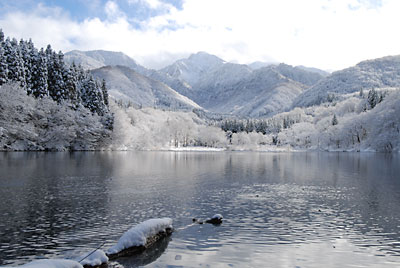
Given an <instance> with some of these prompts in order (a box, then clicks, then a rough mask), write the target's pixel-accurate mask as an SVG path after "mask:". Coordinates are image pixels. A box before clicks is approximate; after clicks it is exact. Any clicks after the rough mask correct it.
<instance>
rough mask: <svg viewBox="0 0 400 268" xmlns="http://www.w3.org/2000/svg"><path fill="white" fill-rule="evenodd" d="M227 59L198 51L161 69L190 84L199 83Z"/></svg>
mask: <svg viewBox="0 0 400 268" xmlns="http://www.w3.org/2000/svg"><path fill="white" fill-rule="evenodd" d="M224 63H225V61H224V60H222V59H220V58H218V57H217V56H214V55H210V54H207V53H205V52H198V53H196V54H192V55H190V57H189V58H187V59H181V60H178V61H176V62H175V63H173V64H171V65H169V66H167V67H165V68H163V69H161V70H160V72H161V73H165V74H168V75H169V76H171V77H173V78H177V79H180V80H184V81H186V82H188V83H189V84H190V85H194V84H196V83H198V82H199V81H200V80H201V79H203V78H204V77H205V76H207V75H208V74H210V73H212V72H213V71H214V70H216V69H217V68H219V67H221V66H222V65H224Z"/></svg>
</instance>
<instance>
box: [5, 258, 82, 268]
mask: <svg viewBox="0 0 400 268" xmlns="http://www.w3.org/2000/svg"><path fill="white" fill-rule="evenodd" d="M2 267H3V266H2ZM15 267H26V268H83V266H82V265H81V264H80V263H79V262H76V261H72V260H61V259H59V260H58V259H54V260H37V261H32V262H30V263H27V264H24V265H22V266H15ZM3 268H12V267H3Z"/></svg>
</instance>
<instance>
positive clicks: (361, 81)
mask: <svg viewBox="0 0 400 268" xmlns="http://www.w3.org/2000/svg"><path fill="white" fill-rule="evenodd" d="M399 86H400V56H388V57H384V58H379V59H374V60H367V61H362V62H360V63H358V64H357V65H356V66H354V67H350V68H347V69H344V70H341V71H337V72H334V73H333V74H332V75H330V76H328V77H326V78H325V79H323V80H321V81H319V82H318V83H317V84H315V85H314V86H312V87H311V88H309V89H308V90H306V91H304V92H303V93H302V94H300V95H299V96H298V97H297V98H296V99H295V101H294V103H293V107H297V106H300V107H303V106H312V105H318V104H321V103H323V102H326V101H328V100H333V99H335V98H337V97H340V95H342V94H347V93H353V92H358V91H360V90H361V89H363V90H364V89H365V90H369V89H372V88H385V87H399Z"/></svg>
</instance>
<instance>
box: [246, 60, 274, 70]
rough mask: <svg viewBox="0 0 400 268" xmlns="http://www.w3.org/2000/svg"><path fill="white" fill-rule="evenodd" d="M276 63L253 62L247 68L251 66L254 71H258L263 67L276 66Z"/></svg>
mask: <svg viewBox="0 0 400 268" xmlns="http://www.w3.org/2000/svg"><path fill="white" fill-rule="evenodd" d="M276 64H277V63H276V62H263V61H255V62H252V63H250V64H248V65H247V66H249V67H250V68H251V69H252V70H257V69H260V68H263V67H267V66H270V65H276Z"/></svg>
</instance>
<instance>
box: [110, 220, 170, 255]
mask: <svg viewBox="0 0 400 268" xmlns="http://www.w3.org/2000/svg"><path fill="white" fill-rule="evenodd" d="M168 228H172V219H170V218H162V219H150V220H147V221H144V222H142V223H140V224H138V225H136V226H134V227H132V228H131V229H129V230H128V231H127V232H126V233H124V234H123V235H122V236H121V238H120V239H119V240H118V242H117V244H115V245H114V246H112V247H111V248H109V249H108V250H107V254H117V253H119V252H121V251H122V250H124V249H128V248H130V247H135V246H144V245H145V244H146V242H147V239H148V238H150V237H152V236H154V235H156V234H158V233H159V232H165V231H166V229H168Z"/></svg>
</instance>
